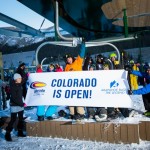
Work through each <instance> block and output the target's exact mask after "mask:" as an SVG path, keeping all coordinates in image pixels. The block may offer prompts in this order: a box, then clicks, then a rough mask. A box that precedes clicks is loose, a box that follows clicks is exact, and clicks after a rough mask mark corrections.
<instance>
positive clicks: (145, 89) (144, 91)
mask: <svg viewBox="0 0 150 150" xmlns="http://www.w3.org/2000/svg"><path fill="white" fill-rule="evenodd" d="M131 73H132V74H134V75H136V76H139V77H143V78H146V79H148V80H149V81H150V75H148V73H146V72H140V71H134V70H133V71H132V72H131ZM132 93H133V95H141V94H142V95H143V94H147V93H150V84H147V85H146V86H144V87H143V88H141V89H138V90H133V91H132Z"/></svg>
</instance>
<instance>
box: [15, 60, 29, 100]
mask: <svg viewBox="0 0 150 150" xmlns="http://www.w3.org/2000/svg"><path fill="white" fill-rule="evenodd" d="M16 73H18V74H20V75H21V77H22V78H23V80H24V81H25V82H24V84H23V85H22V90H23V97H24V99H25V97H26V94H27V88H26V81H27V79H28V77H27V74H26V73H25V63H21V64H20V65H19V67H18V68H17V70H16Z"/></svg>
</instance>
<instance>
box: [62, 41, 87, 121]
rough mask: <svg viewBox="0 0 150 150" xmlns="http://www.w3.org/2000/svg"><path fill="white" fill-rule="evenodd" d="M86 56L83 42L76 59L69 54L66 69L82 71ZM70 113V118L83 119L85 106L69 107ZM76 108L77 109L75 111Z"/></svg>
mask: <svg viewBox="0 0 150 150" xmlns="http://www.w3.org/2000/svg"><path fill="white" fill-rule="evenodd" d="M84 56H85V44H84V43H82V44H81V47H80V53H79V55H78V56H77V58H76V59H74V57H73V56H71V55H67V57H66V67H65V71H82V63H83V58H84ZM69 110H70V115H69V117H68V118H69V119H76V120H77V121H81V120H83V119H84V114H85V110H84V107H79V106H78V107H74V106H71V107H69ZM75 110H76V111H75Z"/></svg>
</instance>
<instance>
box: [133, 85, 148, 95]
mask: <svg viewBox="0 0 150 150" xmlns="http://www.w3.org/2000/svg"><path fill="white" fill-rule="evenodd" d="M132 93H133V95H143V94H147V93H150V84H147V85H146V86H145V87H143V88H141V89H138V90H133V91H132Z"/></svg>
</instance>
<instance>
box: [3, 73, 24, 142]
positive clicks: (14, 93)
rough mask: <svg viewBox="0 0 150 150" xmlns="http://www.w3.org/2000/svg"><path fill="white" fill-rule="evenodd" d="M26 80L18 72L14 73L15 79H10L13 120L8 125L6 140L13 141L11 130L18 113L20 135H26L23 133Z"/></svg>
mask: <svg viewBox="0 0 150 150" xmlns="http://www.w3.org/2000/svg"><path fill="white" fill-rule="evenodd" d="M24 82H25V81H24V80H23V79H22V77H21V75H20V74H18V73H15V74H14V77H13V80H11V81H10V94H11V98H10V112H11V120H10V122H9V123H8V126H7V127H6V134H5V139H6V141H12V138H11V134H10V133H11V131H12V129H13V124H14V122H15V121H16V119H17V115H18V119H19V120H18V125H17V129H18V136H19V137H25V136H26V135H25V134H24V133H23V123H24V120H23V113H24V103H23V99H22V96H23V94H22V93H23V91H22V84H24Z"/></svg>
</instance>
